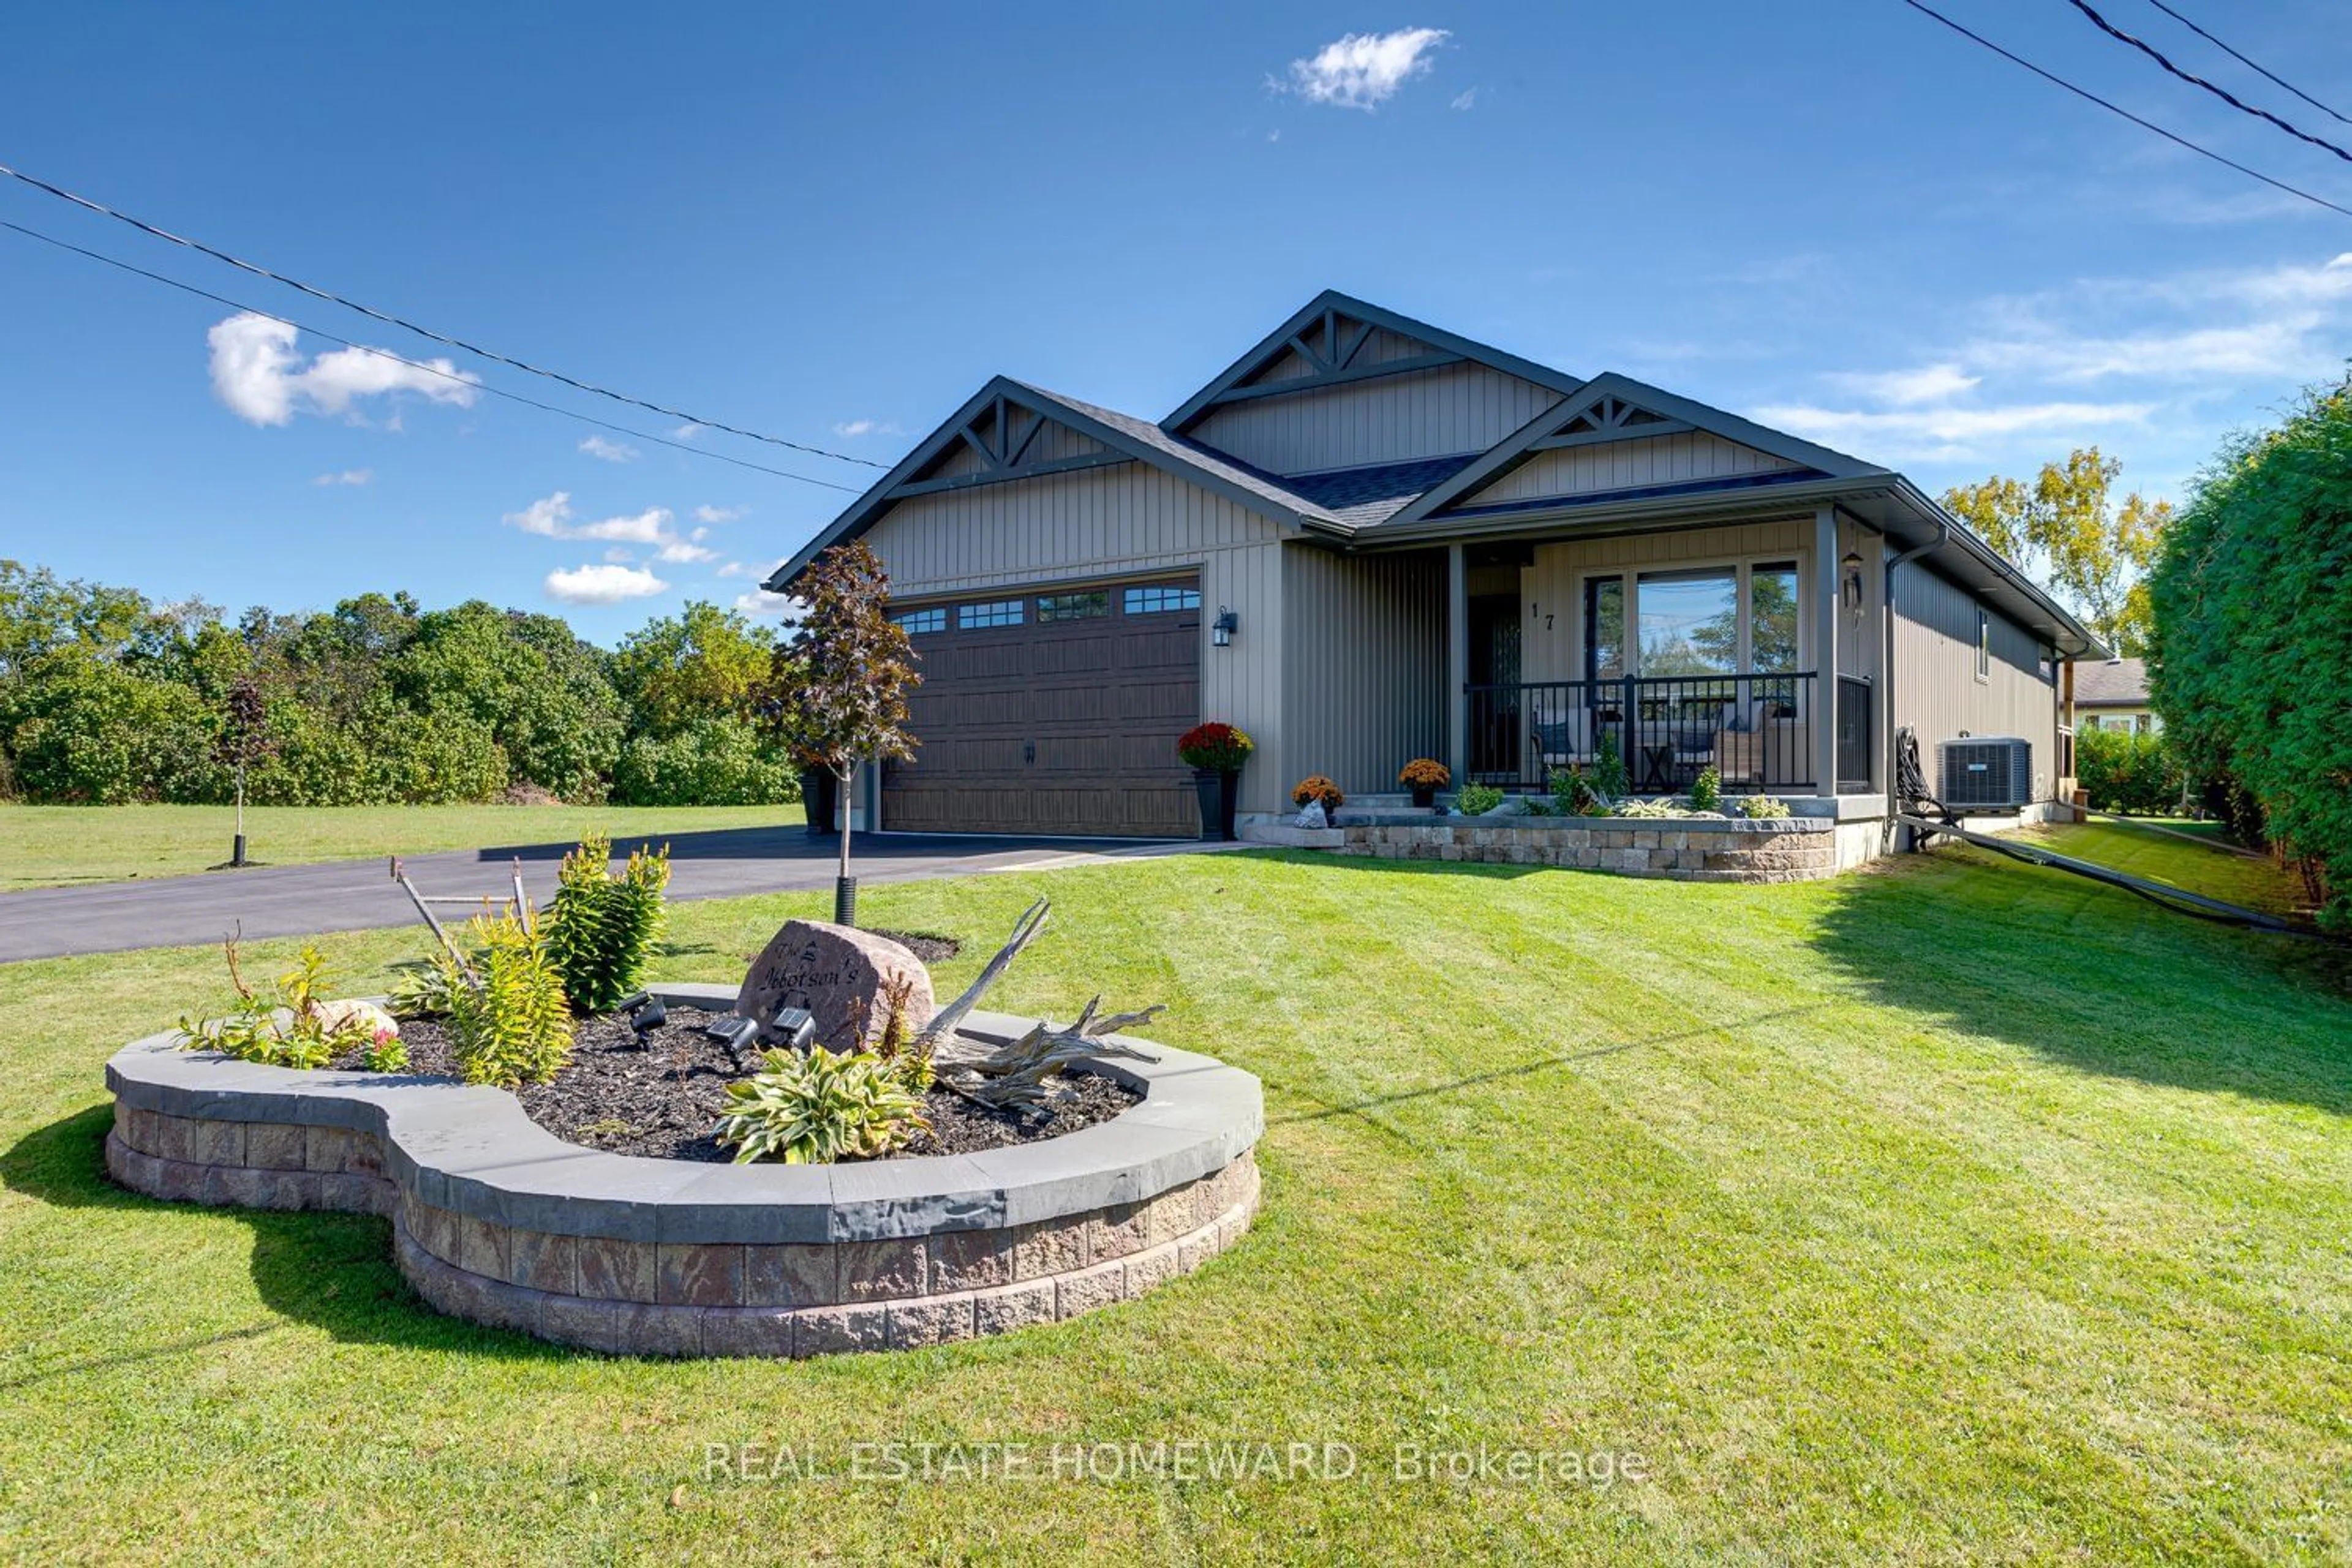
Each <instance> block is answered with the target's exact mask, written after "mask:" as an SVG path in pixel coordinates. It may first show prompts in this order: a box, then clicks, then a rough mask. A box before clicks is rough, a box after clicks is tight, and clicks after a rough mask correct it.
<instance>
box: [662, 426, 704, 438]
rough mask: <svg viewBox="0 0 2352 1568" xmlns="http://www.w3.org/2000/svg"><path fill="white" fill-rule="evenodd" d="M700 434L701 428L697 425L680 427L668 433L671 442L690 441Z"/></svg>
mask: <svg viewBox="0 0 2352 1568" xmlns="http://www.w3.org/2000/svg"><path fill="white" fill-rule="evenodd" d="M701 434H702V426H699V425H681V426H678V427H677V429H675V430H673V431H671V432H670V433H669V438H670V439H671V440H673V441H691V440H693V439H694V438H695V437H697V436H699V435H701Z"/></svg>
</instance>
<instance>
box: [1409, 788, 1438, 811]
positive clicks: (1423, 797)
mask: <svg viewBox="0 0 2352 1568" xmlns="http://www.w3.org/2000/svg"><path fill="white" fill-rule="evenodd" d="M1412 804H1413V805H1417V806H1419V807H1421V808H1422V809H1423V811H1426V810H1428V809H1429V808H1430V807H1431V806H1433V805H1436V804H1437V786H1436V785H1435V784H1415V785H1413V786H1412Z"/></svg>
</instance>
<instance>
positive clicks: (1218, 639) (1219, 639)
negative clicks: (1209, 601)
mask: <svg viewBox="0 0 2352 1568" xmlns="http://www.w3.org/2000/svg"><path fill="white" fill-rule="evenodd" d="M1241 629H1242V618H1241V617H1240V616H1237V615H1235V614H1234V613H1233V612H1232V611H1231V610H1229V609H1227V608H1225V607H1224V606H1223V605H1218V606H1217V618H1216V619H1215V620H1213V621H1211V622H1210V623H1209V640H1210V641H1211V642H1213V643H1214V644H1216V645H1217V646H1218V647H1233V646H1234V633H1235V632H1237V631H1239V630H1241Z"/></svg>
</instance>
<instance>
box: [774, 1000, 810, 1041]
mask: <svg viewBox="0 0 2352 1568" xmlns="http://www.w3.org/2000/svg"><path fill="white" fill-rule="evenodd" d="M768 1027H769V1029H770V1030H771V1031H772V1032H773V1033H774V1034H775V1035H776V1036H777V1037H779V1038H781V1039H782V1041H783V1042H784V1044H785V1045H787V1046H789V1047H792V1048H793V1050H796V1051H804V1050H807V1049H808V1048H809V1047H811V1046H813V1045H814V1044H815V1043H816V1015H815V1014H814V1013H812V1012H810V1011H809V1010H808V1009H807V1008H805V1007H779V1008H777V1009H776V1016H774V1017H773V1018H772V1019H771V1020H769V1023H768Z"/></svg>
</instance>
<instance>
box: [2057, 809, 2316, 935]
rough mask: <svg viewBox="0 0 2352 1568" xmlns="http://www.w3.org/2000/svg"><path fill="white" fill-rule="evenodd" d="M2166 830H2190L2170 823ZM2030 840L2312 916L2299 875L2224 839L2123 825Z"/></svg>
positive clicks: (2139, 873) (2251, 905) (2276, 910)
mask: <svg viewBox="0 0 2352 1568" xmlns="http://www.w3.org/2000/svg"><path fill="white" fill-rule="evenodd" d="M2164 826H2190V825H2188V824H2185V823H2173V822H2168V823H2166V824H2165V825H2164ZM2025 837H2027V838H2028V839H2030V840H2031V841H2032V842H2033V843H2036V844H2041V845H2045V846H2047V847H2050V848H2052V849H2055V850H2056V851H2058V852H2059V853H2060V854H2062V855H2071V856H2073V857H2074V858H2076V859H2078V860H2089V861H2092V862H2093V863H2095V864H2096V865H2101V866H2110V867H2113V868H2115V869H2116V870H2118V871H2127V872H2129V873H2130V874H2131V875H2133V876H2135V877H2140V878H2144V879H2147V880H2149V881H2153V882H2162V883H2165V884H2166V885H2168V886H2169V887H2175V888H2184V889H2188V890H2189V891H2190V892H2192V893H2202V894H2204V895H2205V896H2206V897H2207V898H2210V899H2222V900H2228V901H2229V902H2231V903H2233V904H2240V905H2242V906H2243V907H2245V908H2247V909H2250V910H2263V911H2265V912H2267V913H2270V914H2276V915H2290V916H2291V915H2296V914H2301V915H2302V916H2303V918H2304V919H2305V920H2306V921H2308V920H2309V918H2310V908H2311V898H2310V895H2309V894H2308V893H2306V892H2305V890H2304V886H2303V879H2301V878H2300V877H2295V876H2291V875H2287V874H2284V873H2283V872H2281V871H2280V870H2279V868H2277V867H2276V866H2273V864H2272V863H2271V862H2270V860H2269V859H2267V858H2255V857H2250V856H2245V855H2240V854H2236V853H2233V852H2232V850H2231V847H2229V846H2228V845H2227V844H2224V843H2222V842H2221V841H2220V840H2219V837H2218V835H2217V836H2216V837H2215V842H2214V843H2213V844H2212V846H2211V847H2205V846H2200V845H2198V844H2193V843H2190V842H2189V841H2187V840H2185V839H2180V838H2176V837H2172V836H2171V835H2170V834H2166V833H2152V832H2149V831H2148V830H2147V828H2145V827H2126V826H2123V825H2122V824H2120V823H2106V822H2090V823H2085V824H2084V825H2082V826H2069V827H2058V828H2046V829H2040V830H2035V831H2031V832H2029V833H2027V834H2026V835H2025Z"/></svg>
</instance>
